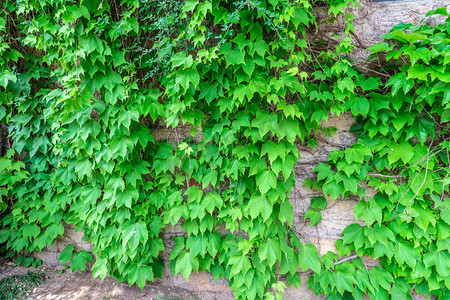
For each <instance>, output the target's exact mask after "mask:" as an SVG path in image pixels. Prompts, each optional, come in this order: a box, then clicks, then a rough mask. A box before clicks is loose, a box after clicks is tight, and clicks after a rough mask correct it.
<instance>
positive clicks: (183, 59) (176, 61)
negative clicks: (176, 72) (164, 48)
mask: <svg viewBox="0 0 450 300" xmlns="http://www.w3.org/2000/svg"><path fill="white" fill-rule="evenodd" d="M170 61H171V62H172V67H173V68H176V67H179V66H181V65H184V67H185V68H190V67H191V66H192V63H193V62H194V60H193V59H192V55H190V54H189V55H188V56H186V53H185V52H178V53H177V54H175V55H174V56H172V58H171V59H170Z"/></svg>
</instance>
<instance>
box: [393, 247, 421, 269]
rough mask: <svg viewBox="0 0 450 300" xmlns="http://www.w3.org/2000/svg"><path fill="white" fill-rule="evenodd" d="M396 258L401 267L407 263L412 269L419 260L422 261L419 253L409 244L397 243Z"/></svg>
mask: <svg viewBox="0 0 450 300" xmlns="http://www.w3.org/2000/svg"><path fill="white" fill-rule="evenodd" d="M394 254H395V256H394V258H395V260H396V261H398V262H399V264H400V265H403V264H405V263H407V264H408V265H409V266H410V267H411V268H412V269H414V268H415V266H416V263H417V260H419V259H420V254H419V251H417V250H415V249H413V247H412V246H410V245H409V244H408V243H404V242H401V241H397V244H396V245H395V249H394Z"/></svg>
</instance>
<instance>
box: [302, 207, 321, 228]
mask: <svg viewBox="0 0 450 300" xmlns="http://www.w3.org/2000/svg"><path fill="white" fill-rule="evenodd" d="M306 219H310V226H311V227H312V226H316V225H317V224H319V223H320V221H321V220H322V214H321V213H320V211H316V210H314V209H310V210H308V211H307V212H306V213H305V220H306Z"/></svg>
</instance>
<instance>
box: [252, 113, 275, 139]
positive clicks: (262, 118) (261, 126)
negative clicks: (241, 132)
mask: <svg viewBox="0 0 450 300" xmlns="http://www.w3.org/2000/svg"><path fill="white" fill-rule="evenodd" d="M251 125H252V127H255V128H258V131H259V134H260V135H261V137H262V136H264V135H265V134H266V133H268V132H269V130H270V131H272V132H275V129H276V127H277V116H276V115H275V114H271V113H269V112H267V111H258V112H257V113H256V117H255V119H254V120H253V121H252V124H251Z"/></svg>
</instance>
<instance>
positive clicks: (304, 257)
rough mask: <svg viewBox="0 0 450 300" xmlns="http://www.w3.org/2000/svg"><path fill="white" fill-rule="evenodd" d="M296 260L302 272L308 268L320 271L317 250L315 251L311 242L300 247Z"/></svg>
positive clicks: (320, 266)
mask: <svg viewBox="0 0 450 300" xmlns="http://www.w3.org/2000/svg"><path fill="white" fill-rule="evenodd" d="M298 261H299V263H300V267H301V268H302V270H303V272H306V270H308V268H309V269H311V270H313V271H314V272H316V273H320V272H321V270H322V264H321V262H320V258H319V252H318V251H317V248H316V246H314V245H312V244H306V246H302V247H301V248H300V251H299V254H298Z"/></svg>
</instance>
